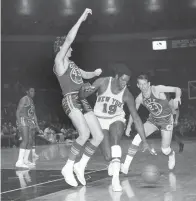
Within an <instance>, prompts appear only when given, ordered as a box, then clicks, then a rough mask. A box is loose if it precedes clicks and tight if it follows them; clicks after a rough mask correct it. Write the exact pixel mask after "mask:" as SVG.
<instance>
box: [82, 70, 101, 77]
mask: <svg viewBox="0 0 196 201" xmlns="http://www.w3.org/2000/svg"><path fill="white" fill-rule="evenodd" d="M80 72H81V75H82V78H83V79H87V80H88V79H91V78H93V77H95V76H99V75H100V74H101V73H102V70H101V69H100V68H98V69H96V70H95V71H93V72H86V71H84V70H82V69H80Z"/></svg>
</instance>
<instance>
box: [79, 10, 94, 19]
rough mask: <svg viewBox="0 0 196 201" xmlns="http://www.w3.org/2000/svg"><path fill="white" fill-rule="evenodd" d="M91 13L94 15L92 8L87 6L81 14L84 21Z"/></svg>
mask: <svg viewBox="0 0 196 201" xmlns="http://www.w3.org/2000/svg"><path fill="white" fill-rule="evenodd" d="M89 14H91V15H92V10H91V9H90V8H86V9H85V11H84V12H83V14H82V16H81V19H82V21H85V20H86V19H87V17H88V15H89Z"/></svg>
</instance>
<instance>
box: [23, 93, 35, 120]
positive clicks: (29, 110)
mask: <svg viewBox="0 0 196 201" xmlns="http://www.w3.org/2000/svg"><path fill="white" fill-rule="evenodd" d="M25 98H27V99H28V101H27V104H26V105H25V106H24V107H23V108H22V110H21V112H20V117H24V118H27V119H34V115H35V106H34V104H33V100H32V99H30V98H29V97H28V96H25Z"/></svg>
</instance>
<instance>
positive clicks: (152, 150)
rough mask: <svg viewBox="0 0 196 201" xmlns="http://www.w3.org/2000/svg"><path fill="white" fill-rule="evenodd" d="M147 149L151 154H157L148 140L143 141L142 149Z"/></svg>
mask: <svg viewBox="0 0 196 201" xmlns="http://www.w3.org/2000/svg"><path fill="white" fill-rule="evenodd" d="M145 151H149V152H150V154H152V155H157V153H156V151H155V150H154V148H151V147H150V145H149V144H148V143H147V142H145V143H143V150H142V152H145Z"/></svg>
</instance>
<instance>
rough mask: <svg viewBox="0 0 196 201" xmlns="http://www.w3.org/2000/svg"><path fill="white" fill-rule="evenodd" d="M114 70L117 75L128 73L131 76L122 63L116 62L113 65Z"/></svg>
mask: <svg viewBox="0 0 196 201" xmlns="http://www.w3.org/2000/svg"><path fill="white" fill-rule="evenodd" d="M114 72H115V74H116V75H118V76H119V77H121V76H122V75H128V76H130V77H131V75H132V72H131V70H130V69H129V68H128V67H127V66H126V65H125V64H122V63H117V64H115V65H114Z"/></svg>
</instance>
